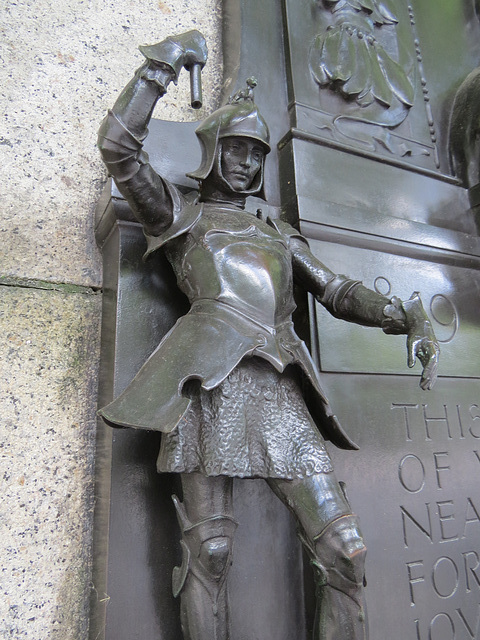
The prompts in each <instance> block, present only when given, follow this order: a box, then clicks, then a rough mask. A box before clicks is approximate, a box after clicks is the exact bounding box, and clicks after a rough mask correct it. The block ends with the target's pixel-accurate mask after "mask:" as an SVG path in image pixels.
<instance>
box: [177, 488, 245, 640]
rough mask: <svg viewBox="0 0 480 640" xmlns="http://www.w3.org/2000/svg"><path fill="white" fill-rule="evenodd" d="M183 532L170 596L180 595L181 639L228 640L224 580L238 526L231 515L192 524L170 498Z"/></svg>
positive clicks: (183, 511)
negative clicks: (179, 564)
mask: <svg viewBox="0 0 480 640" xmlns="http://www.w3.org/2000/svg"><path fill="white" fill-rule="evenodd" d="M173 500H174V503H175V507H176V509H177V516H178V520H179V523H180V527H181V529H182V540H181V545H182V551H183V559H182V565H181V566H180V567H175V568H174V570H173V576H172V587H173V595H174V596H175V597H178V596H179V595H180V597H181V601H180V614H181V623H182V631H183V637H184V640H228V638H229V631H228V603H227V589H226V579H227V574H228V570H229V568H230V565H231V557H232V546H233V536H234V533H235V529H236V526H237V523H236V522H235V520H234V519H233V518H232V517H231V516H227V515H221V514H220V515H212V516H210V517H208V518H205V519H203V520H201V521H200V522H195V523H192V522H190V520H189V519H188V517H187V514H186V511H185V508H184V506H183V504H182V503H181V502H180V501H179V500H178V498H177V497H176V496H173Z"/></svg>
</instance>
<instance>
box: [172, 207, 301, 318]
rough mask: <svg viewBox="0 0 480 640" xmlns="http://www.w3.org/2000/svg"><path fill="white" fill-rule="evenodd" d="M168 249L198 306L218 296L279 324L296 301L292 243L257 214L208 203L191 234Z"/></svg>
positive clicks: (251, 314)
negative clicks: (294, 296)
mask: <svg viewBox="0 0 480 640" xmlns="http://www.w3.org/2000/svg"><path fill="white" fill-rule="evenodd" d="M172 244H173V245H174V246H172V247H168V256H169V258H170V261H171V262H172V265H173V268H174V270H175V272H176V275H177V281H178V285H179V287H180V288H181V289H182V291H183V292H184V293H185V294H186V295H187V296H188V298H189V300H190V302H191V303H192V304H193V303H194V302H196V301H198V300H202V299H203V300H205V299H206V300H215V301H217V302H221V303H224V304H228V305H229V306H230V307H233V308H234V309H237V310H238V311H240V312H241V313H243V314H244V315H246V316H247V317H250V318H251V319H252V320H255V321H256V322H259V323H261V324H265V325H267V326H269V327H275V326H278V325H279V324H282V323H283V322H285V321H286V320H289V319H290V317H291V314H292V312H293V310H294V309H295V303H294V300H293V295H292V279H293V275H292V264H291V255H290V251H289V248H288V245H287V241H286V240H285V238H283V237H282V236H281V235H280V234H279V233H278V232H277V231H276V230H275V229H273V228H272V227H270V226H269V225H268V224H266V223H265V222H263V221H262V220H258V219H257V218H256V217H255V216H253V215H251V214H249V213H246V212H244V211H239V210H237V209H231V208H222V207H219V206H215V207H212V206H210V207H209V206H204V210H203V213H202V215H201V217H200V218H199V219H198V220H197V221H196V222H195V224H194V225H193V226H192V227H191V228H190V229H189V231H188V233H187V234H185V235H183V236H181V237H179V238H177V239H176V240H175V241H174V243H172Z"/></svg>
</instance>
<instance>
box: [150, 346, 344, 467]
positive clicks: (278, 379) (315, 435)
mask: <svg viewBox="0 0 480 640" xmlns="http://www.w3.org/2000/svg"><path fill="white" fill-rule="evenodd" d="M191 397H192V403H191V405H190V407H189V409H188V411H187V412H186V414H185V415H184V416H183V418H182V419H181V420H180V422H179V423H178V425H177V427H176V429H174V430H173V431H172V432H170V433H165V434H163V435H162V444H161V449H160V454H159V456H158V461H157V469H158V471H159V472H164V471H168V472H176V473H191V472H199V473H202V474H204V475H207V476H216V475H226V476H231V477H241V478H283V479H294V478H303V477H306V476H310V475H313V474H316V473H329V472H330V471H332V464H331V461H330V457H329V455H328V453H327V451H326V449H325V444H324V440H323V438H322V436H321V434H320V432H319V430H318V428H317V426H316V425H315V423H314V421H313V418H312V417H311V416H310V413H309V412H308V409H307V407H306V405H305V401H304V399H303V396H302V392H301V389H300V386H299V382H298V381H297V379H296V376H295V371H294V368H293V367H287V369H286V370H285V371H284V372H283V373H279V372H278V371H276V370H275V369H274V368H273V367H272V366H271V365H270V364H269V363H268V362H266V361H265V360H263V359H261V358H258V357H250V358H245V359H243V360H242V361H241V362H240V364H239V365H237V367H236V368H235V369H234V370H233V371H232V373H231V374H230V375H229V376H228V377H227V378H226V379H225V380H224V381H223V382H222V383H221V384H220V385H218V386H217V387H215V388H214V389H212V390H210V391H207V390H204V389H201V388H200V387H199V388H196V389H195V390H194V391H192V395H191Z"/></svg>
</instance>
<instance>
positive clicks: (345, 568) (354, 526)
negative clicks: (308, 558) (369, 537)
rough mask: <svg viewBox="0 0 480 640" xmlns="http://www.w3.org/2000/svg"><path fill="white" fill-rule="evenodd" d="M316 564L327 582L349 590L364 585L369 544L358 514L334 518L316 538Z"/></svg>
mask: <svg viewBox="0 0 480 640" xmlns="http://www.w3.org/2000/svg"><path fill="white" fill-rule="evenodd" d="M314 550H315V556H314V559H313V564H314V566H316V568H317V570H318V571H319V573H320V574H321V576H322V577H321V580H322V581H323V584H325V585H327V584H329V585H331V586H332V587H335V588H336V589H339V590H340V591H343V592H345V593H352V592H355V591H357V590H358V589H360V588H362V586H363V582H364V566H365V555H366V552H367V548H366V546H365V543H364V541H363V537H362V533H361V531H360V526H359V522H358V518H357V517H356V516H354V515H347V516H342V517H341V518H338V519H337V520H334V521H333V522H331V523H330V524H329V525H328V526H327V527H326V528H325V529H324V531H323V532H322V533H321V534H320V535H319V536H317V537H316V538H315V547H314Z"/></svg>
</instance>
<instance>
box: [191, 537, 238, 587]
mask: <svg viewBox="0 0 480 640" xmlns="http://www.w3.org/2000/svg"><path fill="white" fill-rule="evenodd" d="M230 554H231V539H230V538H228V537H226V536H217V537H215V538H210V539H209V540H205V542H203V543H202V544H201V546H200V553H199V556H198V559H199V562H200V564H201V565H202V567H203V568H204V569H205V571H207V572H208V573H209V574H210V575H211V576H212V577H213V578H214V579H216V580H219V579H221V578H222V576H223V575H224V573H225V572H226V571H227V570H228V567H229V565H230Z"/></svg>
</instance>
